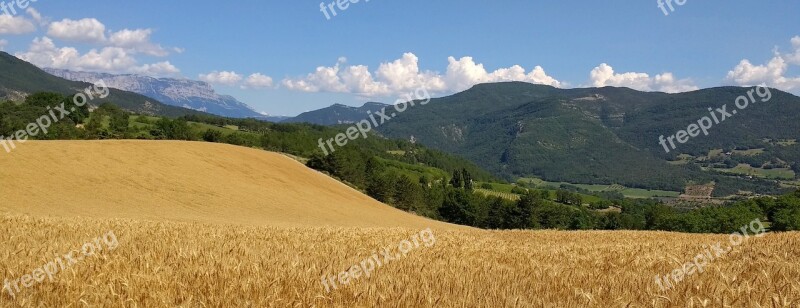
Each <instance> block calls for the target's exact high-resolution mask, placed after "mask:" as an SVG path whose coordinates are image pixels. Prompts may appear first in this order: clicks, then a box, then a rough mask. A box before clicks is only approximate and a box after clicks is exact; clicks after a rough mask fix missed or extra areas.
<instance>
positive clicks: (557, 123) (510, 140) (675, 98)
mask: <svg viewBox="0 0 800 308" xmlns="http://www.w3.org/2000/svg"><path fill="white" fill-rule="evenodd" d="M747 90H749V89H747V88H732V87H729V88H715V89H707V90H701V91H695V92H689V93H681V94H665V93H646V92H639V91H635V90H631V89H626V88H612V87H607V88H589V89H557V88H554V87H550V86H542V85H533V84H527V83H520V82H509V83H496V84H481V85H477V86H475V87H473V88H472V89H470V90H467V91H465V92H462V93H458V94H455V95H452V96H448V97H443V98H438V99H433V100H432V101H431V103H429V104H427V105H425V106H424V107H416V108H410V109H409V110H408V111H406V112H404V113H402V114H399V115H398V116H397V117H396V118H394V119H392V120H391V121H388V122H387V123H386V124H384V125H382V126H381V127H379V128H378V130H379V131H380V132H381V133H383V134H384V135H386V136H388V137H390V138H398V139H407V138H410V136H414V137H415V138H416V139H417V140H418V141H419V142H421V143H422V144H425V145H427V146H431V147H433V148H437V149H440V150H444V151H447V152H451V153H455V154H459V155H461V156H464V157H466V158H468V159H470V160H472V161H474V162H476V163H478V164H479V165H481V166H482V167H484V168H486V169H488V170H490V171H493V172H497V173H501V174H504V175H506V176H508V177H511V178H514V177H525V176H530V175H536V176H539V177H542V178H545V179H547V180H551V181H565V182H572V183H598V184H613V183H618V184H623V185H625V186H629V187H640V188H653V189H665V190H681V189H682V188H683V186H684V185H685V184H686V182H688V181H692V180H693V181H698V182H709V181H718V182H719V181H728V182H730V183H732V182H749V183H745V184H742V185H744V186H748V185H749V186H753V185H755V186H760V187H766V186H771V185H773V184H770V183H768V182H766V181H761V180H758V179H754V180H752V181H750V180H747V179H743V178H735V179H734V178H730V177H726V178H722V176H721V175H720V174H717V173H715V172H703V171H701V168H700V166H697V165H688V166H678V165H672V164H669V163H668V160H674V159H676V157H677V156H678V154H681V153H690V154H693V155H699V154H700V153H708V151H710V150H713V149H716V148H724V149H734V148H737V147H745V148H756V147H763V148H766V154H764V155H763V157H762V158H760V159H762V161H764V162H767V161H770V160H772V159H773V158H775V159H779V160H781V161H785V162H789V163H791V162H795V163H796V162H800V146H798V145H792V146H784V147H771V148H770V145H769V144H767V143H766V141H764V140H765V139H770V140H786V139H797V138H798V137H800V121H798V114H800V98H798V97H796V96H794V95H791V94H788V93H784V92H780V91H778V90H775V89H772V98H771V100H770V101H769V103H762V104H759V105H754V106H752V107H751V108H750V109H747V110H744V111H742V112H741V115H740V116H738V117H736V118H733V119H729V120H728V121H727V122H724V123H721V124H720V125H718V126H716V127H714V128H713V132H711V133H710V136H708V137H700V138H693V139H692V140H690V141H689V142H688V143H686V144H681V145H680V147H679V148H678V150H676V151H672V153H670V154H666V153H665V152H664V150H663V148H662V147H661V145H659V143H658V140H659V139H658V137H659V136H660V135H666V136H670V135H673V134H675V133H676V132H677V131H679V130H685V129H686V127H687V125H689V124H691V123H697V121H698V119H699V118H701V117H703V116H707V115H708V114H709V113H708V111H707V110H706V109H707V108H709V107H714V108H718V107H721V106H722V105H724V104H727V105H728V107H729V110H730V108H733V105H734V101H735V99H736V97H737V96H739V95H745V94H746V92H747ZM745 114H746V115H745ZM703 167H709V166H703ZM737 185H738V184H735V185H733V184H732V185H721V186H719V187H724V186H729V188H730V187H733V186H737ZM744 186H742V187H741V188H745V187H744ZM739 188H740V187H736V188H731V189H730V190H731V191H733V192H735V191H736V190H737V189H739ZM751 189H753V187H747V189H743V190H751Z"/></svg>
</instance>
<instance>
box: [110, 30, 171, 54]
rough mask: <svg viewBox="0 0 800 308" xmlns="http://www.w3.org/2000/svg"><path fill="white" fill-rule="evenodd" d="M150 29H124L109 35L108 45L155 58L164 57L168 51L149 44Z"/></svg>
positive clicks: (159, 46) (151, 31)
mask: <svg viewBox="0 0 800 308" xmlns="http://www.w3.org/2000/svg"><path fill="white" fill-rule="evenodd" d="M152 33H153V30H151V29H136V30H129V29H124V30H121V31H118V32H114V33H113V34H111V37H110V38H109V43H110V44H111V45H112V46H116V47H122V48H127V49H128V50H131V51H135V52H141V53H144V54H147V55H151V56H156V57H165V56H167V55H169V51H167V50H166V49H164V48H163V47H161V45H158V44H154V43H152V42H150V35H151V34H152Z"/></svg>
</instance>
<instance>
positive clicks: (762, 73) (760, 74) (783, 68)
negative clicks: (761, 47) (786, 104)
mask: <svg viewBox="0 0 800 308" xmlns="http://www.w3.org/2000/svg"><path fill="white" fill-rule="evenodd" d="M791 43H792V51H791V52H789V53H785V54H784V53H781V52H780V51H778V50H777V49H776V51H775V53H774V55H773V57H772V59H770V60H769V62H767V63H766V64H760V65H755V64H753V63H752V62H750V60H747V59H744V60H742V61H740V62H739V64H738V65H736V67H734V68H733V70H731V71H729V72H728V75H727V77H726V79H727V80H728V81H731V82H734V83H736V84H737V85H742V86H752V85H759V84H762V83H766V84H767V85H768V86H770V87H775V88H778V89H781V90H784V91H792V90H797V89H800V77H793V76H786V73H787V71H788V70H789V66H790V65H795V66H797V65H800V36H795V37H793V38H792V40H791Z"/></svg>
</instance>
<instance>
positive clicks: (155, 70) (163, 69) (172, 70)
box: [130, 61, 181, 76]
mask: <svg viewBox="0 0 800 308" xmlns="http://www.w3.org/2000/svg"><path fill="white" fill-rule="evenodd" d="M130 71H131V72H132V73H135V74H140V75H146V76H177V75H179V74H180V72H181V70H179V69H178V68H177V67H175V66H174V65H172V63H169V61H164V62H158V63H153V64H145V65H142V66H138V67H133V68H131V70H130Z"/></svg>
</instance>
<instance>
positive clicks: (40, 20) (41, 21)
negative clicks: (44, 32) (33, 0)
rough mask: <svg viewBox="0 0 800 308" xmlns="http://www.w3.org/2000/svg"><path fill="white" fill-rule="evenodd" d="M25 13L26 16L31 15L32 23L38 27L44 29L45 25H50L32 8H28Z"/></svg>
mask: <svg viewBox="0 0 800 308" xmlns="http://www.w3.org/2000/svg"><path fill="white" fill-rule="evenodd" d="M25 12H27V13H28V15H31V18H33V21H35V22H36V23H37V24H39V26H42V27H46V26H47V25H49V24H50V21H49V20H48V19H47V18H45V17H43V16H42V14H40V13H39V11H37V10H36V9H34V8H32V7H29V8H28V9H27V10H25Z"/></svg>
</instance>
